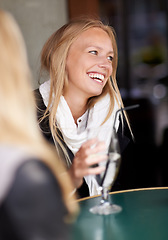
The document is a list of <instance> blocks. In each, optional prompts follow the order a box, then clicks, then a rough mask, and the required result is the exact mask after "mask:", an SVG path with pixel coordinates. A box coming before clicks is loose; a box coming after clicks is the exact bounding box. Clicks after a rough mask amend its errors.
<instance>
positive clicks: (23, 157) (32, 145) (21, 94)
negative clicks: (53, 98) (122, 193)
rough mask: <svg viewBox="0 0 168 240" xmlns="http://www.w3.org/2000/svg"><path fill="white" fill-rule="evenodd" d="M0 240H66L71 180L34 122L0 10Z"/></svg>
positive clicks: (19, 53)
mask: <svg viewBox="0 0 168 240" xmlns="http://www.w3.org/2000/svg"><path fill="white" fill-rule="evenodd" d="M0 53H1V54H0V239H1V240H3V239H4V240H6V239H8V240H10V239H12V240H15V239H17V240H19V239H22V240H24V239H47V240H50V239H64V240H65V239H68V235H69V231H68V229H69V224H68V223H67V221H68V220H69V219H70V218H69V217H71V216H74V213H76V211H77V205H76V204H75V203H74V201H73V200H74V199H73V198H72V197H73V196H74V195H72V194H70V193H71V192H72V191H73V186H72V184H71V179H70V178H69V176H68V175H67V173H66V171H65V169H64V167H63V166H62V164H61V162H60V161H59V159H58V158H57V155H56V153H55V151H54V150H53V149H52V147H51V146H50V145H49V144H48V143H47V142H46V141H45V140H44V139H43V137H42V135H41V133H40V130H39V128H38V125H37V120H36V109H35V103H34V98H33V95H32V94H33V93H32V89H31V85H30V81H31V74H30V70H29V66H28V62H27V55H26V48H25V44H24V40H23V38H22V34H21V32H20V30H19V27H18V25H17V23H16V22H15V20H14V19H13V17H12V16H11V15H10V14H9V13H7V12H4V11H3V10H0Z"/></svg>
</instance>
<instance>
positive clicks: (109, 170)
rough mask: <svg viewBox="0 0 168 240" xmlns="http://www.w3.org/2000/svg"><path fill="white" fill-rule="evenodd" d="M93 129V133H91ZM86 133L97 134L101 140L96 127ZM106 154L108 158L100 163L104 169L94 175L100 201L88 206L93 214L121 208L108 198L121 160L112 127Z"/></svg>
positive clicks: (103, 213) (104, 213) (111, 211)
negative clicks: (99, 193)
mask: <svg viewBox="0 0 168 240" xmlns="http://www.w3.org/2000/svg"><path fill="white" fill-rule="evenodd" d="M93 131H94V133H93V134H92V132H93ZM88 134H89V135H90V136H93V135H94V136H93V137H95V136H96V135H97V137H98V139H99V140H102V139H100V135H99V133H98V132H97V133H96V129H89V130H88ZM90 136H89V138H90ZM103 154H104V153H103ZM106 154H107V156H108V159H107V160H106V162H105V163H103V162H102V163H100V164H102V165H103V164H105V171H104V172H103V173H101V174H98V175H96V176H95V178H96V180H97V183H98V185H99V190H101V201H100V203H99V205H96V206H93V207H92V208H90V212H91V213H93V214H101V215H108V214H112V213H118V212H120V211H121V210H122V208H121V207H120V206H118V205H116V204H113V203H111V202H110V200H109V190H110V189H111V187H112V185H113V183H114V181H115V179H116V177H117V174H118V171H119V168H120V162H121V154H120V148H119V142H118V137H117V133H116V130H115V128H113V129H112V136H111V139H110V143H109V146H108V147H107V152H106Z"/></svg>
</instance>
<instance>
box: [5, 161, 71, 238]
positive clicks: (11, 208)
mask: <svg viewBox="0 0 168 240" xmlns="http://www.w3.org/2000/svg"><path fill="white" fill-rule="evenodd" d="M5 207H6V211H7V212H8V217H9V220H10V222H11V223H12V225H13V228H14V230H15V233H16V234H17V236H18V237H19V239H22V240H31V239H47V240H50V239H58V240H61V239H64V240H66V239H67V236H68V226H67V225H66V224H65V222H64V220H63V218H64V216H65V215H66V209H65V206H64V204H63V202H62V197H61V192H60V188H59V185H58V183H57V181H56V179H55V178H54V176H53V175H52V174H51V172H50V170H49V169H48V168H47V167H46V166H45V165H44V164H43V163H42V162H40V161H37V160H32V161H27V162H26V163H24V164H23V165H22V166H21V167H20V168H19V169H18V172H17V175H16V178H15V181H14V183H13V186H12V188H11V190H10V192H9V194H8V196H7V199H6V200H5Z"/></svg>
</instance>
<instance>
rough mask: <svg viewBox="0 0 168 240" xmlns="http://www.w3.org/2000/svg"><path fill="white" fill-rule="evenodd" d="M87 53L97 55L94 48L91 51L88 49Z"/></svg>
mask: <svg viewBox="0 0 168 240" xmlns="http://www.w3.org/2000/svg"><path fill="white" fill-rule="evenodd" d="M89 53H91V54H94V55H97V54H98V51H96V50H91V51H89Z"/></svg>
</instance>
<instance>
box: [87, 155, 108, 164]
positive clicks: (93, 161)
mask: <svg viewBox="0 0 168 240" xmlns="http://www.w3.org/2000/svg"><path fill="white" fill-rule="evenodd" d="M107 158H108V157H107V155H98V154H93V155H90V156H89V157H88V158H86V159H85V162H86V165H87V166H88V167H90V166H92V165H94V164H97V163H100V162H103V161H106V160H107Z"/></svg>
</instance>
